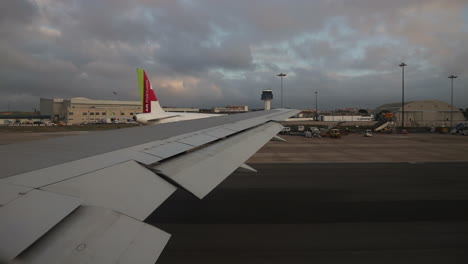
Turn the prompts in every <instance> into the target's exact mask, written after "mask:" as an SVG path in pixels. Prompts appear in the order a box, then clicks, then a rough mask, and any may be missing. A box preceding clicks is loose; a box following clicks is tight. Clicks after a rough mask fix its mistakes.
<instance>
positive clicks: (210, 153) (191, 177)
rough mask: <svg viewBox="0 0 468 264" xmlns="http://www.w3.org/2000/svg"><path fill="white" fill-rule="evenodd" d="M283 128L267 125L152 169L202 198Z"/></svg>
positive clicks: (272, 124) (275, 124) (271, 124)
mask: <svg viewBox="0 0 468 264" xmlns="http://www.w3.org/2000/svg"><path fill="white" fill-rule="evenodd" d="M282 128H283V126H281V125H280V124H277V123H267V124H265V125H262V126H259V127H256V128H254V129H252V130H248V131H245V132H242V133H240V134H237V135H235V136H232V137H230V138H227V139H225V140H223V141H220V142H218V143H214V144H212V145H209V146H207V147H205V148H202V149H199V150H196V151H193V152H191V153H187V154H186V155H183V156H180V157H176V158H174V159H171V160H169V161H166V162H163V163H161V164H159V165H156V166H154V167H153V168H154V169H156V170H159V171H161V172H162V173H163V174H164V175H165V176H167V177H169V178H171V179H172V180H174V181H175V182H177V183H178V184H180V185H181V186H183V187H184V188H185V189H187V190H188V191H190V192H191V193H193V194H195V195H196V196H197V197H199V198H203V197H205V196H206V195H207V194H208V193H209V192H211V190H213V189H214V188H215V187H216V186H217V185H218V184H220V183H221V182H222V181H223V180H224V179H226V178H227V176H229V175H230V174H231V173H232V172H234V171H235V170H236V169H237V168H238V167H239V166H240V165H242V164H243V163H244V162H245V161H246V160H247V159H248V158H250V157H251V156H252V155H253V154H255V152H257V150H258V149H260V148H261V147H262V146H263V145H265V144H266V143H267V142H268V141H269V140H270V139H271V138H272V137H273V136H274V135H276V134H277V133H278V132H279V131H281V129H282Z"/></svg>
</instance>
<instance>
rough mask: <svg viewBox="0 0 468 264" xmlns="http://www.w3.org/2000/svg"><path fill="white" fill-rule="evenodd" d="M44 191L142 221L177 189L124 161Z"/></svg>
mask: <svg viewBox="0 0 468 264" xmlns="http://www.w3.org/2000/svg"><path fill="white" fill-rule="evenodd" d="M42 189H43V190H46V191H50V192H55V193H60V194H65V195H71V196H77V197H80V198H81V199H82V200H83V202H82V204H83V205H90V206H99V207H104V208H109V209H112V210H115V211H118V212H120V213H123V214H125V215H128V216H131V217H133V218H136V219H138V220H140V221H143V220H144V219H145V218H146V217H148V216H149V215H150V214H151V213H152V212H153V211H154V210H155V209H156V208H158V207H159V206H160V205H161V204H162V203H163V202H164V201H165V200H166V199H167V198H168V197H169V196H170V195H171V194H172V193H174V192H175V191H176V189H177V188H176V187H175V186H173V185H171V184H170V183H168V182H167V181H165V180H163V179H162V178H160V177H159V176H158V175H156V174H154V172H152V171H150V170H148V169H147V168H145V167H143V166H141V165H140V164H138V163H137V162H135V161H126V162H123V163H120V164H117V165H114V166H111V167H107V168H104V169H101V170H97V171H94V172H91V173H88V174H85V175H81V176H79V177H75V178H71V179H68V180H66V181H62V182H58V183H55V184H52V185H48V186H45V187H43V188H42Z"/></svg>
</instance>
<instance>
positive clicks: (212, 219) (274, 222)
mask: <svg viewBox="0 0 468 264" xmlns="http://www.w3.org/2000/svg"><path fill="white" fill-rule="evenodd" d="M77 133H78V134H81V133H86V132H63V133H23V134H22V133H14V134H10V133H8V132H2V137H1V139H0V145H1V144H11V143H15V142H20V141H27V140H33V141H34V140H39V139H45V138H50V137H62V136H66V135H74V134H77ZM283 137H284V138H285V139H287V140H288V142H277V141H270V142H269V143H268V144H266V145H265V146H264V147H263V148H262V149H260V150H259V151H258V152H257V153H256V154H255V155H254V156H253V157H252V158H251V159H249V160H248V162H247V163H248V164H249V165H250V166H252V167H254V168H255V169H257V170H258V173H233V174H232V175H231V176H230V177H228V179H227V180H225V181H224V182H223V183H221V184H220V185H219V186H218V187H217V188H216V189H215V190H214V191H213V192H211V193H210V194H209V195H208V196H206V197H205V198H204V199H203V200H199V199H198V198H196V197H195V196H193V195H191V194H189V193H187V192H185V191H183V190H178V191H176V192H175V193H174V194H173V195H172V196H171V197H170V198H169V199H168V200H167V201H166V202H165V203H163V205H162V206H161V207H159V208H158V209H157V210H156V211H155V212H154V213H153V214H152V215H151V216H150V217H148V219H146V221H145V222H147V223H149V224H152V225H154V226H156V227H158V228H161V229H162V230H164V231H166V232H168V233H170V234H172V237H171V239H170V240H169V243H168V244H167V246H166V248H165V250H164V251H163V253H162V255H161V256H160V258H159V260H158V262H157V263H158V264H160V263H208V264H209V263H247V264H249V263H256V264H257V263H292V264H296V263H359V264H361V263H364V264H366V263H369V264H370V263H372V264H374V263H412V264H413V263H425V264H426V263H449V264H450V263H468V176H467V175H468V173H467V171H468V137H464V136H451V135H439V134H409V135H400V134H390V135H387V134H374V137H372V138H366V137H363V136H362V135H360V134H351V135H349V136H344V137H342V138H341V139H328V138H312V139H308V138H304V137H300V136H283Z"/></svg>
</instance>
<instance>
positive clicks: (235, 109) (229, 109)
mask: <svg viewBox="0 0 468 264" xmlns="http://www.w3.org/2000/svg"><path fill="white" fill-rule="evenodd" d="M248 111H249V107H248V106H247V105H231V106H226V107H215V108H213V112H214V113H243V112H248Z"/></svg>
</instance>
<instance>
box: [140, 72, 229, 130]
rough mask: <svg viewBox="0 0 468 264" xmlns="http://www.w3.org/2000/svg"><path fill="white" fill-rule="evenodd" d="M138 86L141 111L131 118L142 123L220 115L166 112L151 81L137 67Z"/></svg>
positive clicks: (152, 123)
mask: <svg viewBox="0 0 468 264" xmlns="http://www.w3.org/2000/svg"><path fill="white" fill-rule="evenodd" d="M137 74H138V86H139V87H140V95H141V103H142V106H143V113H142V114H137V115H135V116H134V117H133V120H135V121H136V122H138V123H140V124H144V125H155V124H162V123H169V122H176V121H182V120H190V119H200V118H208V117H214V116H220V115H218V114H200V113H182V112H166V111H164V110H163V109H162V108H161V105H160V104H159V100H158V97H157V96H156V94H155V92H154V90H153V87H152V86H151V82H150V80H149V78H148V76H147V75H146V72H145V71H144V70H143V69H137Z"/></svg>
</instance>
